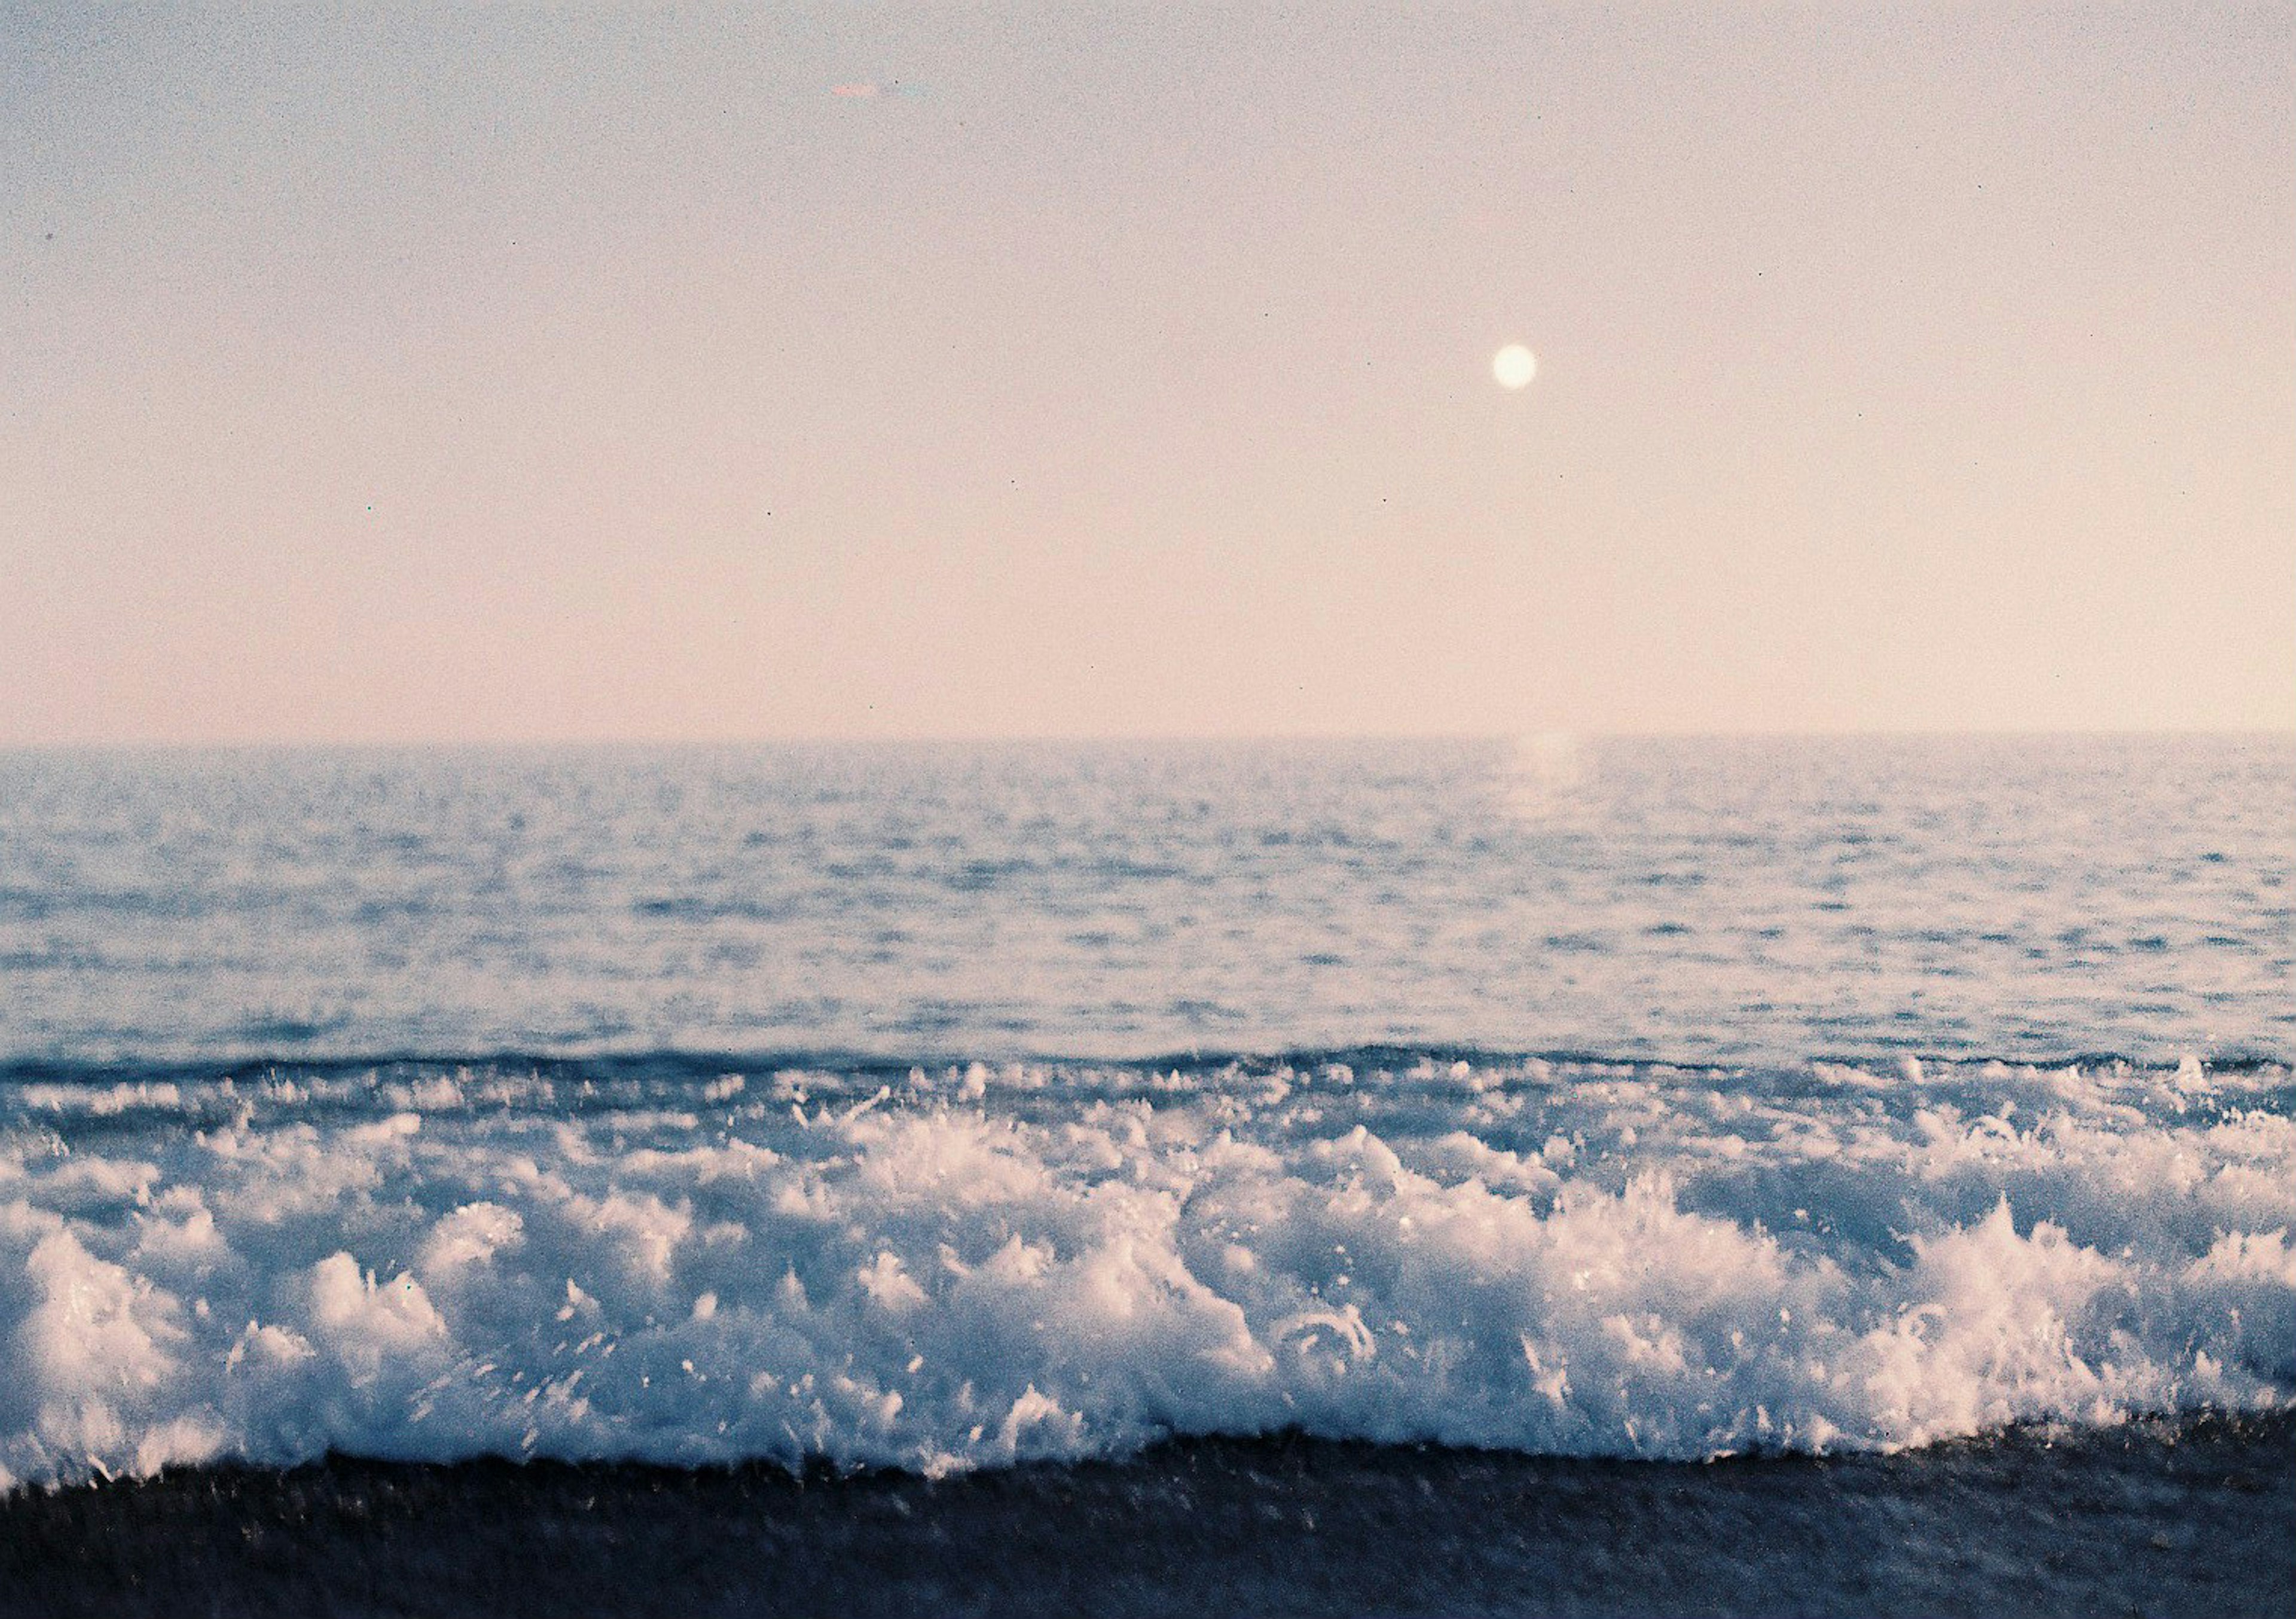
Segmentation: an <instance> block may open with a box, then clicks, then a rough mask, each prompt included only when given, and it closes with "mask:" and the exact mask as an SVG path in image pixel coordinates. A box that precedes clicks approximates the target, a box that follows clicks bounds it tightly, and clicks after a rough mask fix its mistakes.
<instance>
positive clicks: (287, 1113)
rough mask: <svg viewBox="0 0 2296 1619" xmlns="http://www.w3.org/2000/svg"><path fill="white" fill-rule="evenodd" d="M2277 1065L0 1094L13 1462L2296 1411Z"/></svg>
mask: <svg viewBox="0 0 2296 1619" xmlns="http://www.w3.org/2000/svg"><path fill="white" fill-rule="evenodd" d="M2292 1222H2296V1088H2292V1085H2291V1080H2290V1075H2289V1072H2288V1070H2287V1069H2286V1068H2284V1067H2279V1066H2276V1065H2274V1064H2271V1063H2264V1062H2259V1063H2251V1064H2247V1065H2243V1066H2239V1067H2231V1068H2222V1067H2218V1068H2207V1067H2202V1065H2201V1064H2199V1063H2198V1062H2194V1061H2187V1062H2185V1063H2183V1064H2180V1065H2178V1066H2177V1067H2136V1066H2131V1065H2128V1064H2120V1063H2104V1064H2069V1065H2065V1066H2062V1067H2040V1066H2021V1067H2010V1066H2008V1065H2005V1064H1998V1063H1994V1064H1935V1063H1931V1064H1924V1063H1923V1062H1921V1061H1918V1060H1916V1059H1905V1060H1904V1061H1903V1062H1902V1063H1900V1064H1898V1066H1896V1067H1885V1066H1881V1065H1873V1066H1863V1067H1861V1066H1857V1065H1842V1064H1831V1063H1812V1064H1807V1065H1801V1066H1799V1067H1790V1068H1753V1069H1730V1068H1718V1067H1671V1066H1668V1065H1662V1064H1652V1063H1647V1062H1637V1061H1600V1060H1592V1059H1554V1058H1542V1057H1493V1056H1489V1055H1486V1054H1480V1053H1469V1054H1454V1053H1449V1052H1430V1051H1408V1050H1396V1049H1392V1048H1366V1049H1359V1050H1357V1051H1350V1052H1346V1053H1320V1054H1313V1055H1301V1056H1298V1057H1294V1058H1288V1059H1257V1060H1242V1059H1239V1060H1223V1061H1218V1062H1208V1061H1201V1060H1182V1061H1172V1062H1167V1063H1146V1064H1099V1065H1095V1064H1070V1063H1010V1064H1003V1065H990V1064H987V1063H937V1064H925V1063H917V1064H911V1065H903V1064H898V1063H888V1062H884V1061H881V1060H878V1059H867V1058H857V1059H795V1060H790V1061H786V1062H758V1061H755V1060H750V1059H728V1058H726V1057H724V1056H722V1055H695V1054H692V1053H659V1052H657V1053H644V1054H637V1055H630V1056H621V1057H607V1058H595V1059H580V1060H533V1059H514V1058H493V1059H479V1060H472V1061H447V1060H418V1059H392V1060H389V1061H381V1062H373V1063H365V1064H360V1063H329V1064H318V1065H311V1064H304V1065H285V1064H250V1065H244V1066H241V1067H233V1068H231V1069H228V1070H217V1069H214V1068H206V1069H201V1068H197V1067H150V1066H147V1067H135V1066H121V1065H103V1064H83V1065H74V1064H49V1065H28V1064H24V1063H18V1064H15V1065H12V1067H10V1068H9V1069H8V1070H7V1072H6V1073H5V1074H4V1075H0V1482H4V1483H6V1484H26V1483H39V1484H52V1483H58V1482H65V1481H70V1480H73V1479H78V1478H84V1477H88V1476H110V1475H114V1474H119V1473H136V1474H143V1473H150V1472H152V1471H154V1470H156V1469H159V1468H163V1467H168V1466H171V1465H180V1464H193V1463H202V1462H211V1461H217V1460H246V1461H251V1462H256V1463H261V1464H276V1465H288V1464H292V1463H295V1462H299V1461H303V1460H311V1459H314V1458H316V1457H319V1456H321V1455H324V1454H326V1453H329V1452H345V1453H350V1454H357V1455H365V1456H372V1457H380V1458H390V1459H398V1460H438V1461H451V1460H462V1459H467V1458H471V1457H476V1456H481V1455H505V1456H512V1457H552V1458H560V1459H565V1460H643V1461H654V1462H668V1463H677V1464H701V1463H714V1462H725V1461H741V1460H771V1461H775V1462H779V1463H781V1464H783V1465H785V1466H788V1467H790V1468H806V1467H808V1466H816V1465H824V1464H825V1465H829V1466H832V1467H836V1468H860V1467H890V1468H902V1469H906V1470H910V1471H914V1472H918V1473H922V1474H926V1475H929V1476H939V1475H945V1474H948V1473H952V1472H959V1471H964V1470H967V1469H972V1468H983V1467H995V1466H999V1465H1005V1464H1009V1463H1012V1462H1014V1461H1018V1460H1029V1459H1035V1458H1066V1459H1081V1458H1091V1457H1115V1456H1125V1455H1129V1454H1132V1453H1134V1452H1136V1451H1138V1450H1140V1449H1141V1448H1142V1447H1144V1446H1146V1445H1149V1444H1151V1443H1155V1442H1157V1441H1159V1440H1161V1439H1164V1438H1167V1437H1170V1436H1173V1435H1257V1434H1267V1433H1274V1432H1286V1431H1289V1432H1300V1433H1305V1434H1308V1435H1317V1436H1323V1437H1329V1438H1341V1439H1364V1440H1371V1441H1378V1442H1392V1443H1422V1442H1425V1443H1444V1444H1450V1445H1464V1446H1471V1447H1482V1448H1488V1449H1504V1450H1513V1451H1527V1452H1536V1453H1547V1454H1558V1455H1579V1456H1620V1457H1650V1458H1710V1457H1715V1456H1720V1455H1725V1454H1730V1453H1736V1452H1749V1451H1753V1452H1764V1451H1841V1450H1857V1451H1887V1450H1893V1449H1898V1448H1902V1447H1907V1446H1913V1445H1921V1444H1925V1443H1931V1442H1934V1441H1937V1440H1939V1439H1944V1438H1948V1437H1951V1436H1956V1435H1969V1434H1973V1433H1978V1432H1981V1431H1985V1430H1988V1429H1990V1428H1996V1427H2004V1426H2006V1425H2012V1424H2017V1423H2025V1422H2035V1421H2039V1422H2052V1421H2055V1422H2071V1423H2079V1424H2099V1423H2112V1422H2117V1421H2120V1420H2123V1419H2127V1418H2128V1417H2130V1416H2132V1415H2136V1414H2141V1413H2151V1412H2179V1411H2193V1410H2214V1409H2231V1410H2271V1409H2277V1408H2281V1407H2284V1406H2287V1405H2288V1404H2290V1402H2291V1401H2292V1399H2296V1245H2292V1244H2291V1243H2290V1241H2289V1236H2288V1234H2289V1230H2290V1227H2291V1224H2292Z"/></svg>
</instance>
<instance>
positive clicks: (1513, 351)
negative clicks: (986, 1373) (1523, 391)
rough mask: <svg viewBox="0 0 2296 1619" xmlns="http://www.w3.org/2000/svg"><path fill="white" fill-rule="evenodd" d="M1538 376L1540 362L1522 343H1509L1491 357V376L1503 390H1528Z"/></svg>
mask: <svg viewBox="0 0 2296 1619" xmlns="http://www.w3.org/2000/svg"><path fill="white" fill-rule="evenodd" d="M1491 375H1492V376H1494V377H1497V379H1498V383H1499V386H1500V387H1501V388H1527V387H1529V385H1530V380H1531V379H1532V378H1533V377H1535V376H1537V375H1538V361H1537V360H1536V359H1534V358H1533V357H1532V356H1531V352H1530V350H1529V349H1528V348H1524V347H1523V346H1522V345H1521V344H1520V343H1509V344H1508V345H1507V346H1506V347H1505V348H1502V349H1500V350H1499V351H1498V353H1497V354H1495V355H1493V356H1491Z"/></svg>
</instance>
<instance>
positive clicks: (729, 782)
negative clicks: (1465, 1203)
mask: <svg viewBox="0 0 2296 1619" xmlns="http://www.w3.org/2000/svg"><path fill="white" fill-rule="evenodd" d="M2292 811H2296V744H2292V742H2291V740H2289V739H2285V738H2269V739H2262V740H2239V739H2235V740H2220V739H2190V740H2154V739H2126V740H2121V739H2091V740H2075V739H2023V738H2020V739H2002V740H1903V741H1899V740H1866V741H1838V742H1807V741H1759V742H1757V741H1746V742H1722V741H1716V742H1686V741H1682V742H1656V741H1652V742H1627V741H1616V742H1604V743H1594V744H1587V745H1576V744H1572V743H1570V742H1569V741H1568V740H1546V741H1544V742H1539V743H1533V744H1529V745H1522V746H1512V745H1505V744H1466V743H1461V744H1429V743H1418V744H1330V745H1307V744H1287V745H1267V746H1242V745H1235V746H1220V745H1197V746H1188V745H1163V746H1150V745H1143V746H1130V747H1126V746H1118V745H1105V746H1098V747H1082V746H1068V747H1058V746H1050V745H1042V746H1009V747H972V748H957V747H943V748H927V747H918V748H890V747H886V748H863V747H850V748H838V747H823V748H781V749H763V748H759V749H745V750H730V749H729V750H712V751H704V750H691V751H668V750H657V751H634V752H619V753H618V752H608V751H572V752H531V753H513V752H502V753H471V754H448V753H430V754H389V753H350V752H344V753H240V754H225V753H211V754H182V755H177V754H156V753H155V754H108V755H94V756H68V755H29V756H28V755H17V756H10V757H5V758H0V1057H12V1058H15V1059H54V1060H65V1061H73V1060H82V1059H91V1058H94V1059H104V1060H112V1059H122V1060H176V1059H194V1060H204V1059H243V1058H249V1057H299V1056H338V1055H368V1054H373V1053H396V1054H409V1055H419V1054H436V1053H466V1054H467V1053H478V1052H488V1051H524V1052H546V1053H560V1052H580V1051H659V1050H668V1049H681V1050H701V1051H796V1052H808V1053H820V1052H828V1051H836V1052H846V1053H865V1054H872V1055H880V1056H890V1057H894V1058H899V1059H914V1058H925V1057H935V1056H947V1057H963V1058H968V1059H969V1058H975V1057H983V1058H989V1059H996V1058H1003V1057H1011V1056H1047V1057H1053V1056H1065V1057H1119V1056H1132V1057H1147V1056H1153V1055H1159V1054H1167V1053H1183V1052H1187V1051H1261V1052H1265V1051H1285V1050H1324V1049H1337V1048H1347V1047H1354V1046H1360V1045H1365V1044H1370V1043H1403V1044H1412V1045H1427V1044H1438V1045H1462V1046H1472V1047H1477V1048H1480V1049H1484V1050H1488V1051H1500V1052H1546V1053H1554V1052H1577V1053H1585V1054H1593V1055H1598V1056H1603V1057H1613V1058H1633V1059H1661V1060H1673V1061H1695V1062H1712V1061H1720V1062H1762V1063H1773V1064H1775V1063H1791V1062H1797V1061H1801V1060H1805V1059H1809V1058H1812V1057H1842V1058H1853V1059H1864V1058H1871V1057H1875V1056H1884V1055H1890V1054H1895V1053H1899V1052H1913V1053H1916V1054H1921V1055H1927V1056H1932V1057H1954V1058H1988V1057H1999V1058H2005V1059H2018V1060H2039V1061H2054V1060H2060V1059H2066V1058H2070V1057H2074V1056H2079V1055H2084V1054H2102V1055H2115V1056H2120V1057H2126V1058H2128V1059H2132V1060H2141V1061H2148V1062H2169V1063H2174V1062H2175V1061H2176V1060H2177V1059H2179V1058H2181V1057H2184V1056H2187V1055H2190V1056H2197V1057H2201V1058H2202V1059H2209V1060H2212V1061H2213V1060H2219V1059H2239V1058H2243V1057H2265V1058H2270V1059H2276V1060H2286V1059H2288V1057H2289V1056H2290V1055H2291V1054H2292V1051H2296V1005H2292V1002H2291V996H2290V993H2289V985H2290V969H2291V952H2292V948H2296V938H2292V928H2291V924H2290V887H2289V883H2290V875H2291V871H2292V869H2296V831H2292V828H2296V814H2292Z"/></svg>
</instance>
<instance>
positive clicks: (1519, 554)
mask: <svg viewBox="0 0 2296 1619" xmlns="http://www.w3.org/2000/svg"><path fill="white" fill-rule="evenodd" d="M0 36H4V44H0V288H4V289H5V290H6V295H5V296H4V297H0V402H4V408H0V744H9V743H20V744H21V743H50V742H116V741H176V742H200V741H233V740H275V741H297V740H301V741H329V740H348V741H471V740H580V739H662V740H676V739H686V738H740V737H761V736H764V737H818V736H862V737H873V736H912V737H913V736H959V737H964V736H982V735H1061V736H1076V735H1120V734H1144V735H1223V736H1248V735H1271V734H1321V735H1340V734H1362V735H1403V734H1425V733H1445V734H1475V735H1486V734H1488V735H1515V734H1524V733H1529V734H1536V733H1540V732H1554V731H1571V732H1587V733H1602V732H1653V731H1655V732H1700V731H1722V732H1749V731H1756V732H1759V731H1795V732H1809V731H1857V730H1895V731H1904V730H1944V731H1969V730H1999V729H2009V730H2024V731H2034V730H2042V731H2049V730H2095V729H2103V730H2126V729H2158V728H2167V729H2221V728H2235V729H2238V728H2258V727H2262V728H2280V729H2285V728H2288V727H2290V726H2291V725H2296V678H2292V675H2296V474H2292V468H2296V273H2292V270H2291V266H2292V264H2296V192H2292V189H2291V188H2290V186H2289V185H2288V184H2287V140H2286V135H2287V131H2288V130H2289V128H2290V127H2292V126H2296V20H2292V17H2291V13H2290V12H2289V11H2288V9H2287V8H2286V7H2284V6H2277V7H2276V6H2263V7H2258V6H2241V5H2204V6H2201V7H2197V8H2178V9H2177V10H2176V11H2175V12H2173V13H2169V12H2160V11H2156V10H2153V9H2151V8H2142V7H2135V6H2126V7H2080V8H2067V7H2062V6H2055V5H2038V4H2012V5H2006V6H1993V7H1986V8H1981V9H1977V10H1972V9H1971V8H1967V7H1960V6H1951V7H1948V6H1941V5H1940V6H1925V5H1895V6H1890V7H1882V8H1821V9H1816V10H1809V9H1803V10H1786V9H1770V8H1761V9H1748V8H1735V7H1734V8H1726V9H1721V10H1717V11H1713V12H1701V11H1698V10H1695V9H1693V8H1678V7H1677V8H1643V9H1629V10H1628V11H1626V12H1614V11H1603V10H1599V9H1595V8H1587V7H1581V6H1577V5H1522V6H1517V5H1506V6H1502V5H1497V4H1491V5H1471V6H1460V7H1445V8H1439V9H1436V10H1434V11H1432V12H1431V11H1430V10H1429V9H1428V8H1423V7H1394V8H1384V9H1382V8H1371V7H1365V6H1354V5H1350V6H1345V7H1340V8H1333V9H1330V10H1324V9H1317V8H1310V9H1309V10H1308V11H1306V12H1282V11H1278V10H1275V9H1272V8H1259V7H1226V6H1182V7H1172V8H1148V7H1136V8H1126V9H1092V8H1087V9H1084V10H1078V9H1076V8H1071V7H1066V6H1053V5H1049V4H1033V3H1031V4H1014V5H1004V6H994V7H910V6H895V7H869V8H857V7H849V6H842V5H839V6H822V7H808V6H781V7H770V8H758V7H733V6H719V5H713V4H703V5H699V6H682V7H679V8H677V9H676V11H675V12H670V11H666V10H662V9H659V8H631V7H623V6H612V5H604V4H598V5H573V6H556V5H552V6H539V5H536V6H528V5H511V6H483V7H448V6H422V5H411V6H391V7H388V8H384V9H382V10H381V11H379V12H368V11H366V10H365V9H362V8H354V7H348V6H317V7H291V8H282V7H270V6H266V7H258V8H251V9H242V8H232V7H192V8H161V7H156V6H150V7H147V6H124V7H114V6H107V7H102V8H95V9H90V8H87V7H84V6H78V5H65V4H30V5H19V6H14V7H12V8H11V9H10V11H9V12H8V13H7V17H6V20H5V21H4V23H0ZM1518 346H1519V348H1518ZM1518 352H1520V355H1521V358H1520V359H1518V358H1516V357H1514V356H1516V355H1517V353H1518ZM1534 356H1535V357H1534ZM1513 382H1520V383H1521V386H1520V387H1510V386H1507V384H1509V383H1513Z"/></svg>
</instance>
